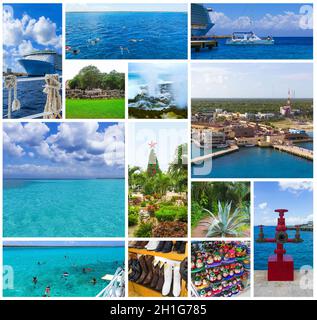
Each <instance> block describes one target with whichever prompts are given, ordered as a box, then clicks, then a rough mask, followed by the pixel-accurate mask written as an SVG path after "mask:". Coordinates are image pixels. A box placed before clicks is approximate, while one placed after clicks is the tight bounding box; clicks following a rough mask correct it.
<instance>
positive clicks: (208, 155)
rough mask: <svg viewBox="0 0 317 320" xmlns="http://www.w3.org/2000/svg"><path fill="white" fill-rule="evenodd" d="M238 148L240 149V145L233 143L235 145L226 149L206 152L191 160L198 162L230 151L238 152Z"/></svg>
mask: <svg viewBox="0 0 317 320" xmlns="http://www.w3.org/2000/svg"><path fill="white" fill-rule="evenodd" d="M238 150H239V147H238V146H235V145H233V146H230V147H229V148H228V149H225V150H220V151H216V152H213V153H210V154H206V155H204V156H200V157H196V158H194V159H192V160H191V163H197V162H201V161H205V160H208V159H212V158H218V157H221V156H224V155H226V154H228V153H232V152H236V151H238Z"/></svg>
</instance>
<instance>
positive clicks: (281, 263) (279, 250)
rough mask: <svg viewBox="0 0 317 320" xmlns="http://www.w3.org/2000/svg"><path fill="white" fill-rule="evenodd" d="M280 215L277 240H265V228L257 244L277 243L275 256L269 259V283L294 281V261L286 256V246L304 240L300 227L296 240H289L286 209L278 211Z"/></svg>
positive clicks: (276, 234)
mask: <svg viewBox="0 0 317 320" xmlns="http://www.w3.org/2000/svg"><path fill="white" fill-rule="evenodd" d="M275 212H278V213H279V218H278V219H277V226H276V232H275V238H264V233H263V226H262V225H261V226H259V227H260V232H259V238H258V239H257V240H256V241H257V242H274V243H275V242H276V249H275V250H274V253H275V254H273V255H271V256H269V259H268V273H267V280H268V281H294V260H293V258H292V256H290V255H288V254H285V253H286V250H285V249H284V244H285V243H288V242H292V243H299V242H302V241H303V240H302V239H301V238H300V234H299V228H300V227H299V226H295V227H296V235H295V238H294V239H289V238H288V234H287V232H286V231H287V227H286V224H285V218H284V213H285V212H288V210H286V209H276V210H275Z"/></svg>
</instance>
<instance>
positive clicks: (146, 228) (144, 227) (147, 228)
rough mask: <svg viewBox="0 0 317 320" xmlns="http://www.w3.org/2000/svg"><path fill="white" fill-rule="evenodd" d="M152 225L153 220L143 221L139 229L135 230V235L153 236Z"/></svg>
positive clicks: (142, 236) (141, 236) (140, 236)
mask: <svg viewBox="0 0 317 320" xmlns="http://www.w3.org/2000/svg"><path fill="white" fill-rule="evenodd" d="M152 227H153V226H152V223H151V222H146V223H141V224H140V226H139V227H138V229H137V230H135V232H134V236H135V237H139V238H148V237H152Z"/></svg>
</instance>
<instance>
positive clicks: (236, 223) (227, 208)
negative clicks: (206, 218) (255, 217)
mask: <svg viewBox="0 0 317 320" xmlns="http://www.w3.org/2000/svg"><path fill="white" fill-rule="evenodd" d="M203 210H205V211H206V212H208V213H209V215H210V217H211V221H210V222H206V223H207V225H208V231H207V234H206V237H210V238H216V237H237V236H239V228H240V227H241V226H243V225H245V224H246V223H248V222H249V221H248V219H246V218H245V215H244V214H243V213H242V212H241V210H240V209H239V208H236V209H235V210H234V211H233V213H232V214H231V202H229V203H228V202H226V203H225V204H224V205H223V206H222V205H221V202H220V201H219V202H218V212H217V213H212V212H211V211H209V210H207V209H203ZM201 224H203V223H201Z"/></svg>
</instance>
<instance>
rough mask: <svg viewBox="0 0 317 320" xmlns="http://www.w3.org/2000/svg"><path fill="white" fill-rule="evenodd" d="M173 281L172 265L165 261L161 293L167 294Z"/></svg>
mask: <svg viewBox="0 0 317 320" xmlns="http://www.w3.org/2000/svg"><path fill="white" fill-rule="evenodd" d="M172 281H173V266H172V265H171V264H170V263H166V264H165V266H164V284H163V288H162V295H163V296H168V295H169V294H170V291H171V289H172V288H173V286H172Z"/></svg>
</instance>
